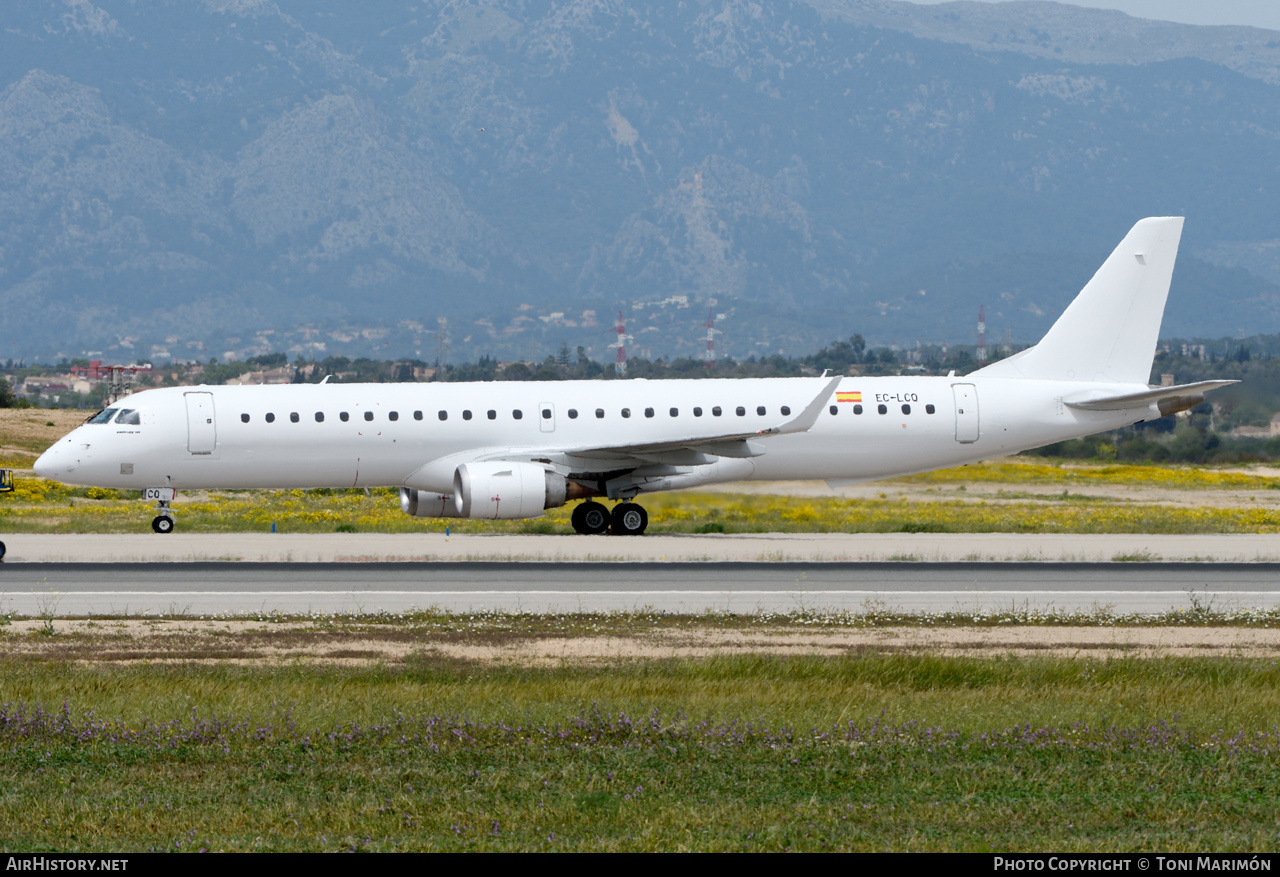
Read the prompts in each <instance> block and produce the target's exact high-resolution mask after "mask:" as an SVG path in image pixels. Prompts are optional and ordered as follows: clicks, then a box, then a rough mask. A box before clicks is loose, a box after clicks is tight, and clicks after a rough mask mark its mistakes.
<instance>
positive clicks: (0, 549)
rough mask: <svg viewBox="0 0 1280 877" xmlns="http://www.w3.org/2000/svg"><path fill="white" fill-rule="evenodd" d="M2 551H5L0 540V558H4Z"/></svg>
mask: <svg viewBox="0 0 1280 877" xmlns="http://www.w3.org/2000/svg"><path fill="white" fill-rule="evenodd" d="M4 552H5V547H4V543H3V542H0V560H4Z"/></svg>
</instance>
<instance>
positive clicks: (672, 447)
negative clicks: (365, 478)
mask: <svg viewBox="0 0 1280 877" xmlns="http://www.w3.org/2000/svg"><path fill="white" fill-rule="evenodd" d="M841 380H842V378H841V377H840V376H836V377H833V378H829V379H827V380H826V382H825V383H824V384H823V385H822V388H821V389H820V390H819V391H818V393H817V395H815V396H814V397H813V399H812V400H811V401H810V402H809V404H808V405H806V406H805V408H804V410H803V411H801V412H800V413H799V414H797V415H796V416H795V417H792V418H791V419H790V420H785V421H783V422H782V423H779V424H777V425H775V426H771V427H768V428H766V429H760V430H752V431H750V432H724V433H717V434H715V435H685V436H674V437H672V438H671V439H668V440H666V441H662V442H644V443H639V442H638V443H636V444H619V445H604V446H601V445H576V446H575V445H569V446H564V447H559V448H555V449H554V450H553V449H550V448H547V447H531V448H519V447H514V448H513V447H506V448H496V447H490V448H474V449H472V450H468V451H462V452H459V453H456V454H450V455H448V456H446V457H440V458H438V459H436V460H432V461H431V462H430V463H427V464H426V465H424V466H423V467H422V468H420V469H418V470H417V471H416V472H414V473H413V474H412V475H410V476H409V477H408V478H406V479H405V481H404V483H405V485H406V486H409V487H415V486H429V485H438V484H440V483H443V482H446V481H448V480H449V479H451V478H452V477H453V471H454V469H456V468H457V467H458V466H459V465H461V464H463V463H469V462H473V461H481V460H509V461H511V462H530V463H540V464H542V465H544V466H550V467H552V468H554V469H556V470H558V471H559V472H561V474H565V475H574V474H593V475H598V474H600V473H619V472H626V471H630V470H634V469H637V468H639V467H641V466H649V467H652V466H655V465H657V466H704V465H709V464H711V463H714V462H716V460H717V458H719V457H758V456H760V455H761V454H763V453H764V452H765V446H764V444H762V443H761V442H760V441H758V440H759V439H763V438H768V437H769V436H775V435H788V434H791V433H797V432H807V431H808V430H809V429H811V428H812V427H813V425H814V424H815V423H817V422H818V417H819V416H820V415H821V414H822V409H823V408H825V407H826V406H827V404H828V403H829V402H830V401H831V398H832V396H834V395H835V392H836V387H837V386H839V385H840V381H841ZM430 489H438V488H430Z"/></svg>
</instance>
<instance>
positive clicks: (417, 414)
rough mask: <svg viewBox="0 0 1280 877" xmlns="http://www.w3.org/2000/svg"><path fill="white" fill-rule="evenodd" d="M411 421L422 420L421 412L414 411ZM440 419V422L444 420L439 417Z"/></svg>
mask: <svg viewBox="0 0 1280 877" xmlns="http://www.w3.org/2000/svg"><path fill="white" fill-rule="evenodd" d="M442 413H443V412H442ZM413 419H414V420H421V419H422V412H421V411H415V412H413ZM440 419H441V420H444V418H443V417H441V418H440Z"/></svg>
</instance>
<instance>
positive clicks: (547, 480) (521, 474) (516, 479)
mask: <svg viewBox="0 0 1280 877" xmlns="http://www.w3.org/2000/svg"><path fill="white" fill-rule="evenodd" d="M574 488H577V485H576V484H575V485H571V484H570V483H569V480H568V479H567V478H565V477H564V476H563V475H559V474H557V473H555V472H552V471H549V470H547V469H543V468H542V467H541V466H538V465H536V464H534V463H501V462H497V463H489V462H485V463H463V464H462V465H461V466H459V467H458V468H457V471H455V472H454V473H453V500H454V503H455V504H456V509H457V514H458V516H459V517H463V518H489V519H493V518H536V517H537V516H538V515H541V514H542V511H543V509H552V508H556V507H558V506H562V505H564V504H565V502H566V501H567V500H568V499H570V498H571V494H574V495H577V491H576V490H574Z"/></svg>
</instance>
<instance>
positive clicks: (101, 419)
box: [85, 408, 120, 423]
mask: <svg viewBox="0 0 1280 877" xmlns="http://www.w3.org/2000/svg"><path fill="white" fill-rule="evenodd" d="M119 410H120V409H119V408H104V409H103V410H101V411H99V412H98V413H97V414H95V415H93V416H92V417H90V418H89V419H88V420H86V421H85V423H110V422H111V418H113V417H115V416H116V412H117V411H119Z"/></svg>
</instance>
